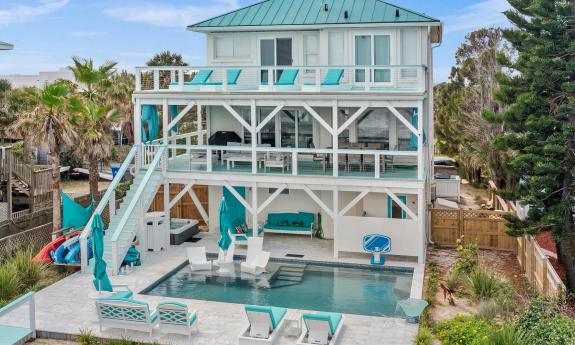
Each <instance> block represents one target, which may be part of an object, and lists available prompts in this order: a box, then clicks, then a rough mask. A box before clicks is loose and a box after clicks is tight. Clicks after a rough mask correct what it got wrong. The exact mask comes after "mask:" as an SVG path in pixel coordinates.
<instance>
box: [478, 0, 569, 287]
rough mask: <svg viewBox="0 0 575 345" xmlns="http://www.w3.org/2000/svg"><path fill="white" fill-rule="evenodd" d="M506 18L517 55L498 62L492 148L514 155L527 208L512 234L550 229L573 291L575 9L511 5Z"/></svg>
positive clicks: (558, 0)
mask: <svg viewBox="0 0 575 345" xmlns="http://www.w3.org/2000/svg"><path fill="white" fill-rule="evenodd" d="M509 3H510V5H511V6H512V9H511V10H509V11H506V12H505V15H506V16H507V18H508V19H509V20H510V21H511V22H512V24H513V25H514V28H511V29H507V30H505V31H504V37H505V38H506V39H507V40H508V41H509V42H510V43H511V44H512V46H513V47H514V48H515V49H516V50H517V52H518V53H517V56H515V57H514V59H509V58H505V57H500V62H501V63H502V64H503V65H505V66H507V67H508V68H509V69H510V71H511V73H509V74H507V75H503V74H500V75H499V76H498V80H499V82H500V84H501V88H500V90H499V91H498V92H497V95H496V96H497V99H498V100H499V101H500V102H502V103H503V104H506V105H508V107H507V110H506V111H505V112H503V113H501V114H499V115H494V114H486V116H487V117H490V118H491V119H492V120H493V121H502V122H503V123H505V125H506V128H507V132H506V133H505V134H503V135H501V136H500V137H498V138H497V139H496V140H495V143H496V146H497V147H498V149H500V150H504V151H505V152H507V153H510V154H511V155H512V158H511V159H509V160H508V161H507V165H508V168H509V169H510V170H511V171H512V172H513V173H514V175H515V177H516V178H518V181H520V183H519V186H517V188H516V189H515V191H514V192H515V196H516V197H517V199H518V200H521V201H523V202H525V203H526V204H528V205H530V206H531V207H530V211H529V215H528V217H527V219H526V220H524V221H520V220H518V219H516V218H515V219H509V220H510V223H509V225H510V234H513V235H516V236H520V235H523V234H525V233H536V232H538V231H541V230H543V229H549V228H552V229H553V233H554V238H555V241H556V243H557V248H558V258H559V260H560V262H561V263H563V264H564V266H565V269H566V272H567V288H568V289H569V290H570V291H572V292H573V291H575V226H574V224H573V220H574V219H573V210H574V206H575V203H574V195H573V191H574V190H573V188H574V182H575V181H574V172H575V171H574V168H575V157H574V153H575V21H574V15H575V3H574V2H573V1H567V0H547V1H541V0H509Z"/></svg>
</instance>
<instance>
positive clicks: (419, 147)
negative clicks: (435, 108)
mask: <svg viewBox="0 0 575 345" xmlns="http://www.w3.org/2000/svg"><path fill="white" fill-rule="evenodd" d="M417 130H418V131H419V133H420V134H419V136H418V137H417V178H418V179H420V180H423V179H424V178H425V177H424V176H423V173H424V168H425V162H424V157H423V131H424V128H423V101H418V102H417Z"/></svg>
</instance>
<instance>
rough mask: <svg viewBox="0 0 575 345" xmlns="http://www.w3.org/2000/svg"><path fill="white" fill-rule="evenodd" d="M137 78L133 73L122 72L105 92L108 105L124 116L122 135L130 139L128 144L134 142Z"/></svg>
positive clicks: (111, 80)
mask: <svg viewBox="0 0 575 345" xmlns="http://www.w3.org/2000/svg"><path fill="white" fill-rule="evenodd" d="M135 85H136V77H135V76H134V75H133V74H132V73H128V72H126V71H122V72H119V73H114V74H113V75H112V76H111V77H110V82H109V86H108V87H107V88H106V89H105V90H104V98H105V100H106V103H107V104H108V105H110V106H111V107H112V109H115V110H117V111H118V112H119V113H120V114H121V115H122V123H121V125H122V133H123V134H124V135H126V136H127V137H128V142H130V143H133V142H134V118H133V117H134V107H133V105H132V93H134V90H135Z"/></svg>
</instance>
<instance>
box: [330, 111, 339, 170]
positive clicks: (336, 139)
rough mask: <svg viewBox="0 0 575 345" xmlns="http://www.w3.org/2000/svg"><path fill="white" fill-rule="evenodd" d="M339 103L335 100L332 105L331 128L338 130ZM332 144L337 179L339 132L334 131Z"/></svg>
mask: <svg viewBox="0 0 575 345" xmlns="http://www.w3.org/2000/svg"><path fill="white" fill-rule="evenodd" d="M337 112H338V109H337V101H336V100H334V101H333V102H332V105H331V127H332V128H334V129H336V128H337ZM331 135H332V143H331V146H332V148H333V155H332V157H331V158H332V162H333V176H334V177H337V176H338V175H339V172H338V170H339V153H338V143H339V135H338V133H337V130H334V131H332V133H331Z"/></svg>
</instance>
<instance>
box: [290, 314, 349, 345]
mask: <svg viewBox="0 0 575 345" xmlns="http://www.w3.org/2000/svg"><path fill="white" fill-rule="evenodd" d="M302 318H303V322H304V324H305V328H304V330H303V331H302V333H301V336H300V337H299V339H298V341H297V344H298V345H308V344H317V345H333V344H335V342H336V341H337V337H338V336H339V334H340V333H341V329H342V327H343V316H342V315H341V314H340V313H314V314H303V316H302Z"/></svg>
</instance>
